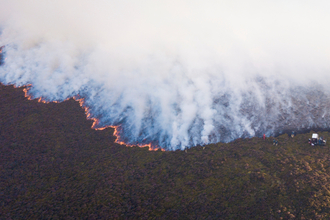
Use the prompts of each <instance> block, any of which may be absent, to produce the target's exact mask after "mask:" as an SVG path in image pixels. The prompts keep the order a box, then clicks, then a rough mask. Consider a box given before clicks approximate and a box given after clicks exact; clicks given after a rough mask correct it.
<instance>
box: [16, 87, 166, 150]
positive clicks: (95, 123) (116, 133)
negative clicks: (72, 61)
mask: <svg viewBox="0 0 330 220" xmlns="http://www.w3.org/2000/svg"><path fill="white" fill-rule="evenodd" d="M14 87H15V88H20V87H17V86H14ZM31 87H32V85H31V84H28V85H26V86H24V88H23V92H24V96H25V97H26V98H27V99H28V100H33V97H32V96H31V95H29V94H28V92H29V89H30V88H31ZM69 99H70V98H68V99H66V100H64V101H67V100H69ZM73 99H74V100H75V101H78V102H79V105H80V106H81V107H82V108H83V109H84V110H85V114H86V117H87V119H88V120H92V121H93V124H92V127H91V128H92V129H95V130H104V129H106V128H109V127H110V128H113V129H114V132H113V135H114V136H116V140H115V143H117V144H120V145H125V146H127V147H134V146H138V147H141V148H142V147H148V149H149V151H157V150H159V149H160V150H161V151H165V149H163V148H160V147H158V146H155V145H152V144H151V143H149V144H137V145H132V144H128V143H125V142H124V141H121V140H120V132H119V126H105V127H97V126H98V125H99V120H98V119H97V118H93V117H91V114H90V112H89V108H88V107H87V106H85V103H84V98H81V97H79V95H77V96H75V97H73ZM38 102H42V103H45V104H48V103H50V102H47V101H46V100H44V99H43V98H42V97H40V98H39V99H38ZM52 102H53V103H59V102H58V101H52Z"/></svg>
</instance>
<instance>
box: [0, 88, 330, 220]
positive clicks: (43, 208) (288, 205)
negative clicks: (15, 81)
mask: <svg viewBox="0 0 330 220" xmlns="http://www.w3.org/2000/svg"><path fill="white" fill-rule="evenodd" d="M91 125H92V121H88V120H86V116H85V114H84V110H83V109H82V108H81V107H80V106H79V103H78V102H76V101H74V100H72V99H70V100H68V101H65V102H63V103H59V104H55V103H49V104H43V103H38V102H37V101H36V100H32V101H29V100H27V98H25V97H24V93H23V91H22V89H21V88H18V89H17V88H13V87H12V86H3V85H0V216H1V217H0V218H1V219H154V218H156V219H280V218H283V219H290V218H291V219H294V218H296V219H328V218H329V217H330V216H329V213H330V202H329V201H330V175H329V174H328V173H329V172H328V170H329V169H330V167H329V166H330V156H329V155H328V154H329V147H328V146H324V147H322V146H317V147H311V146H310V145H308V144H307V140H308V138H309V137H310V136H311V133H312V132H309V133H305V134H298V135H297V136H296V137H294V138H293V139H292V138H289V136H288V135H287V134H284V135H282V136H278V137H276V139H277V140H278V142H279V146H273V145H272V143H273V138H272V137H270V138H267V139H266V140H265V141H264V140H263V139H261V138H251V139H238V140H236V141H234V142H231V143H228V144H224V143H219V144H212V145H208V146H206V147H205V149H204V150H203V148H202V147H194V148H191V149H189V150H188V152H187V153H185V152H184V151H174V152H162V151H156V152H150V151H148V149H146V148H138V147H132V148H130V147H125V146H122V145H118V144H116V143H114V141H115V137H114V136H113V129H111V128H109V129H105V130H103V131H96V130H93V129H91ZM320 134H321V135H322V136H323V137H325V138H326V139H328V137H330V135H329V133H328V132H325V131H324V132H321V133H320Z"/></svg>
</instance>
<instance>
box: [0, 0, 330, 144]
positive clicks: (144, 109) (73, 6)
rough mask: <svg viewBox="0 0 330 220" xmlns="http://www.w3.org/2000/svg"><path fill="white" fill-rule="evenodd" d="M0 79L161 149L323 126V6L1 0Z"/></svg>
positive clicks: (327, 94)
mask: <svg viewBox="0 0 330 220" xmlns="http://www.w3.org/2000/svg"><path fill="white" fill-rule="evenodd" d="M0 5H1V7H0V31H1V32H0V33H1V35H0V46H2V45H5V47H4V49H3V56H4V58H5V60H4V63H3V65H2V66H1V67H0V82H2V83H4V84H15V85H16V86H23V85H28V84H31V85H32V86H31V88H30V90H29V94H30V95H31V96H32V97H34V98H39V97H43V99H45V100H46V101H63V100H65V99H67V98H70V97H75V96H77V95H79V97H83V98H84V100H85V105H86V106H87V107H88V108H89V111H90V113H91V117H95V118H98V119H99V123H98V124H97V127H104V126H107V125H114V126H119V132H120V138H121V140H122V141H125V142H127V143H130V144H147V143H152V144H153V145H155V146H156V145H157V146H160V147H162V148H164V149H167V150H176V149H184V148H185V147H192V146H196V145H203V144H207V143H215V142H220V141H222V142H228V141H231V140H234V139H236V138H240V137H251V136H260V135H262V134H263V133H266V134H267V135H268V136H269V135H274V134H276V133H281V132H283V131H285V130H289V129H294V130H302V129H310V128H316V127H317V128H325V129H326V128H329V121H330V120H329V119H330V112H329V107H330V99H329V98H330V90H329V86H328V85H329V80H330V78H329V77H330V74H329V71H330V43H329V39H330V29H329V28H328V26H329V22H330V14H329V13H328V12H329V9H330V2H329V1H322V0H321V1H317V2H315V1H310V0H304V1H298V0H289V1H284V0H278V1H268V0H266V1H261V0H251V1H243V0H233V1H222V0H220V1H213V0H204V1H199V0H196V1H195V0H194V1H187V0H176V1H173V0H167V1H152V0H141V1H133V0H122V1H116V0H93V1H92V0H57V1H51V0H0Z"/></svg>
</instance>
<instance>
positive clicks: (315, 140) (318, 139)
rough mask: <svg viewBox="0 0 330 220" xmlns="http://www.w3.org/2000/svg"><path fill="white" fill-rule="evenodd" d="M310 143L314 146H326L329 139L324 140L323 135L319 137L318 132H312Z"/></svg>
mask: <svg viewBox="0 0 330 220" xmlns="http://www.w3.org/2000/svg"><path fill="white" fill-rule="evenodd" d="M308 143H309V144H310V145H312V146H315V145H320V146H325V144H326V143H327V140H324V139H323V138H322V137H319V135H318V134H317V133H313V134H312V139H308Z"/></svg>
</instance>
